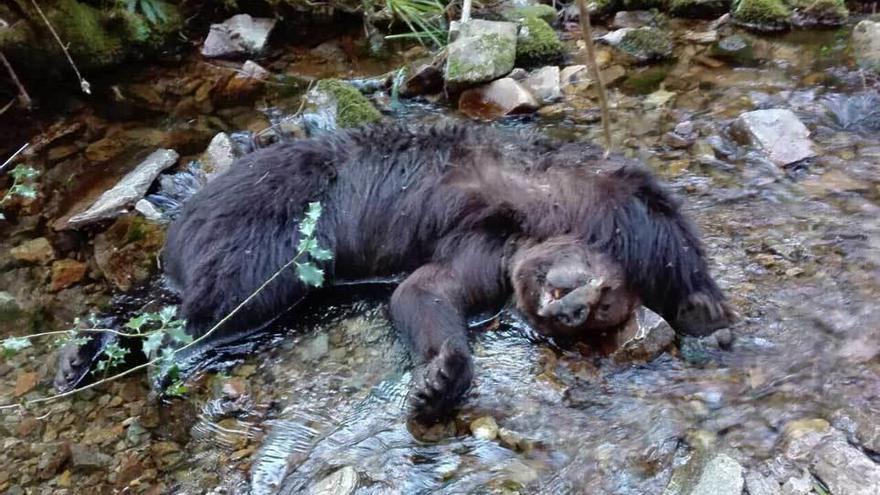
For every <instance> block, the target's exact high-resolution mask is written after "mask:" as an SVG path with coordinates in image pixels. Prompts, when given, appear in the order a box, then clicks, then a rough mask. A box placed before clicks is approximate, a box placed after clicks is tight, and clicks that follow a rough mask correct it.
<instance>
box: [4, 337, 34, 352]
mask: <svg viewBox="0 0 880 495" xmlns="http://www.w3.org/2000/svg"><path fill="white" fill-rule="evenodd" d="M30 346H31V339H29V338H27V337H9V338H6V339H3V340H2V341H0V347H2V348H3V353H4V354H6V356H14V355H15V354H16V353H18V351H20V350H22V349H25V348H28V347H30Z"/></svg>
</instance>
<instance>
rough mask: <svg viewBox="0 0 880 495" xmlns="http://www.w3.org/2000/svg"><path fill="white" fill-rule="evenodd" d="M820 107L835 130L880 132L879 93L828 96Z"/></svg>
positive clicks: (867, 92) (868, 92) (866, 92)
mask: <svg viewBox="0 0 880 495" xmlns="http://www.w3.org/2000/svg"><path fill="white" fill-rule="evenodd" d="M878 39H880V38H878ZM878 54H880V52H878ZM878 60H880V58H878ZM822 106H823V107H825V109H826V111H827V115H826V117H827V120H828V123H829V125H832V126H834V127H835V128H838V129H842V130H847V131H861V132H880V93H878V92H876V91H865V92H861V93H856V94H848V95H845V94H836V95H830V96H827V97H825V98H823V99H822Z"/></svg>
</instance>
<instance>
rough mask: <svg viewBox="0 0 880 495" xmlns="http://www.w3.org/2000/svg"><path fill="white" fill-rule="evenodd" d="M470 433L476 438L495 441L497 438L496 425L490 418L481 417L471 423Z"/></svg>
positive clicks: (493, 419)
mask: <svg viewBox="0 0 880 495" xmlns="http://www.w3.org/2000/svg"><path fill="white" fill-rule="evenodd" d="M470 428H471V433H473V435H474V436H475V437H476V438H482V439H483V440H495V439H496V438H497V437H498V423H496V422H495V418H493V417H492V416H483V417H481V418H477V419H475V420H474V421H472V422H471V425H470Z"/></svg>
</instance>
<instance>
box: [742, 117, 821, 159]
mask: <svg viewBox="0 0 880 495" xmlns="http://www.w3.org/2000/svg"><path fill="white" fill-rule="evenodd" d="M731 132H732V133H733V134H734V136H735V137H737V139H739V140H740V141H742V142H744V143H748V144H751V145H753V146H755V147H757V148H759V149H761V150H763V151H764V152H765V153H767V155H768V157H769V158H770V160H771V161H772V162H773V163H775V164H777V165H779V166H785V165H789V164H792V163H795V162H799V161H801V160H804V159H806V158H810V157H813V156H816V153H815V152H814V151H813V143H812V141H811V140H810V138H809V136H810V131H809V130H808V129H807V127H806V126H805V125H804V124H803V123H801V121H800V120H798V118H797V116H796V115H795V114H794V113H793V112H792V111H791V110H785V109H770V110H755V111H753V112H747V113H744V114H742V115H740V116H739V118H738V119H737V120H736V121H735V122H734V123H733V126H732V127H731Z"/></svg>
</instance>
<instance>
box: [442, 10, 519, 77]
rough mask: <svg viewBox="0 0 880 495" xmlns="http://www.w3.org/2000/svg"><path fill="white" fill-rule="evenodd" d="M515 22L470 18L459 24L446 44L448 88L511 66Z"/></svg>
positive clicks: (514, 46)
mask: <svg viewBox="0 0 880 495" xmlns="http://www.w3.org/2000/svg"><path fill="white" fill-rule="evenodd" d="M516 36H517V25H516V23H514V22H499V21H484V20H479V19H472V20H470V21H468V22H466V23H463V24H460V25H459V33H458V37H457V38H456V40H455V41H453V42H452V43H450V44H449V45H448V47H447V53H448V55H447V60H446V69H445V72H444V79H445V80H446V86H447V87H448V88H450V89H453V90H455V89H461V88H464V87H467V86H473V85H475V84H479V83H483V82H487V81H492V80H494V79H497V78H499V77H501V76H503V75H505V74H507V73H508V72H510V71H511V70H512V69H513V63H514V60H515V58H516Z"/></svg>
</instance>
